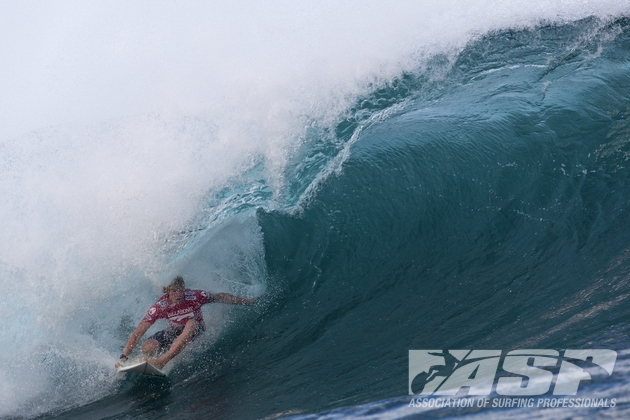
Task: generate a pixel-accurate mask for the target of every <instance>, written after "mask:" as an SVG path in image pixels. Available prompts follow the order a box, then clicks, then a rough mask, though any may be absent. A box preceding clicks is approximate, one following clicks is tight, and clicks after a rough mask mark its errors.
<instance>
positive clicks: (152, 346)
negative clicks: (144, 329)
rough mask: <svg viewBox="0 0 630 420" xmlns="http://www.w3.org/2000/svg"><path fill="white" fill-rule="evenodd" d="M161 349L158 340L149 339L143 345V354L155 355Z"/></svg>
mask: <svg viewBox="0 0 630 420" xmlns="http://www.w3.org/2000/svg"><path fill="white" fill-rule="evenodd" d="M159 348H160V343H158V342H157V340H153V339H149V340H147V341H145V342H144V343H142V353H144V354H149V355H152V354H155V353H156V352H157V351H158V350H159Z"/></svg>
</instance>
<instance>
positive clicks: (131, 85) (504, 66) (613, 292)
mask: <svg viewBox="0 0 630 420" xmlns="http://www.w3.org/2000/svg"><path fill="white" fill-rule="evenodd" d="M235 4H236V6H230V7H227V6H225V7H218V6H213V7H214V9H213V8H212V7H208V9H203V10H196V14H195V16H193V15H192V14H188V13H185V12H182V11H181V10H178V11H174V10H171V9H168V8H164V10H162V9H160V8H158V9H159V10H158V9H156V10H153V11H151V13H149V16H148V17H147V18H146V19H145V20H143V19H139V18H138V16H140V15H142V13H141V12H142V10H141V9H142V7H140V6H129V5H122V4H119V5H117V6H115V7H114V8H110V6H105V5H103V6H102V7H101V8H98V9H94V10H93V9H90V10H87V9H85V10H83V9H81V8H80V7H79V6H76V5H69V6H68V10H67V11H69V12H72V13H70V14H68V15H65V14H63V15H60V16H59V17H63V18H64V19H65V20H64V22H66V23H68V27H65V29H63V30H60V29H59V28H58V27H56V26H55V25H53V24H51V23H50V21H49V20H47V19H46V15H45V13H44V12H45V11H40V12H37V13H41V15H35V16H32V15H29V19H31V20H29V22H35V23H37V24H38V25H40V26H41V24H42V23H43V26H44V32H45V33H46V34H49V35H50V34H52V35H54V36H52V37H51V38H49V39H47V40H46V42H43V41H42V42H43V44H42V45H43V46H40V47H41V51H48V49H49V48H53V47H54V48H53V49H52V50H51V51H57V54H56V55H55V54H53V53H51V54H50V56H40V57H39V58H36V57H34V56H33V57H32V58H30V59H31V60H32V62H30V61H29V59H25V58H23V60H22V61H18V63H20V64H21V65H24V66H26V64H34V67H33V68H32V72H31V73H29V74H28V75H27V76H25V77H24V79H20V78H19V77H18V76H15V75H13V74H10V73H7V72H5V73H3V74H5V75H8V76H11V77H8V76H7V77H5V80H3V81H2V83H8V82H7V80H14V81H15V80H18V81H22V82H23V83H24V85H26V84H27V83H26V80H28V79H29V77H31V76H34V77H37V76H41V77H43V79H44V80H43V81H41V80H40V79H37V80H40V82H38V83H36V86H35V87H36V88H38V89H35V88H33V90H28V89H25V90H23V92H21V94H23V96H20V97H21V98H22V102H20V101H17V102H16V103H15V104H13V106H12V107H11V106H8V105H6V104H3V105H2V106H3V110H6V114H7V115H9V116H10V117H11V118H9V119H8V121H10V123H8V124H7V126H6V127H5V128H3V131H2V132H1V133H0V140H1V142H0V154H1V156H2V162H0V171H1V174H2V175H1V180H0V185H1V186H2V191H3V193H4V197H5V200H4V201H3V202H2V203H0V214H1V215H2V216H3V217H2V220H3V221H4V226H2V228H1V229H2V232H3V235H2V237H3V238H4V243H3V244H1V245H0V251H1V255H2V257H0V285H1V286H2V287H1V288H0V289H2V291H3V293H4V297H3V299H2V300H1V301H0V314H1V315H2V316H3V320H4V321H3V324H2V326H1V327H0V341H1V342H2V343H3V350H4V351H3V353H2V355H0V392H1V393H2V395H3V400H4V402H3V405H2V407H0V417H17V418H22V417H23V418H30V417H37V416H41V417H61V418H85V417H91V418H136V417H137V418H156V417H159V416H177V417H178V418H199V417H216V418H230V419H231V418H261V417H267V416H281V415H285V416H291V415H295V416H306V417H308V418H320V417H321V418H331V417H336V416H341V417H364V416H368V415H376V416H390V417H392V418H398V417H405V416H409V415H413V414H414V413H413V412H410V411H408V410H406V408H405V407H407V404H408V400H409V399H408V397H407V396H406V393H407V374H408V372H407V369H408V365H407V362H408V360H407V355H408V350H410V349H432V348H447V349H455V348H475V349H481V348H496V349H504V350H509V349H513V348H579V347H588V348H609V349H614V350H623V349H625V348H627V347H628V340H627V338H626V337H627V328H626V327H625V321H626V320H627V319H628V318H629V317H630V303H628V298H629V297H630V294H628V292H627V289H628V287H629V285H628V282H629V280H630V259H629V257H630V253H629V249H630V248H629V247H628V244H629V243H630V232H629V231H628V230H627V229H625V227H626V226H627V225H628V222H630V213H629V211H628V208H629V206H628V204H629V203H628V202H629V201H630V190H629V189H628V188H627V183H628V179H630V167H629V165H628V159H630V122H629V121H630V120H629V118H630V106H629V104H630V72H629V70H630V21H628V19H627V18H626V17H624V16H630V10H628V7H627V5H623V4H621V5H620V4H619V2H615V4H609V3H606V2H597V3H594V4H581V5H576V6H573V8H571V7H569V6H563V7H560V6H553V7H552V6H548V5H545V2H542V3H540V4H538V3H536V4H529V5H527V7H522V9H519V8H518V5H517V4H516V3H510V2H506V3H502V4H501V5H500V6H496V5H492V6H489V5H486V4H485V3H483V2H480V4H475V5H474V7H472V6H471V8H470V9H467V8H464V9H461V8H458V7H459V6H458V7H454V6H455V5H454V4H450V6H453V7H452V8H451V9H452V10H455V11H449V10H450V9H449V8H448V7H447V6H449V5H448V4H447V5H446V6H439V5H434V4H433V3H430V2H427V3H423V4H422V5H416V4H406V5H405V7H402V6H401V7H400V8H399V9H400V10H398V9H397V10H382V6H379V5H374V4H368V5H364V8H363V9H362V8H360V7H358V5H352V4H351V3H348V4H347V5H345V6H343V7H342V10H335V13H334V14H331V13H332V12H330V11H329V9H328V8H326V7H323V8H318V7H314V6H312V7H309V8H307V9H305V10H302V9H300V8H299V7H297V6H295V5H291V6H290V5H280V4H274V5H272V6H270V9H265V10H257V8H256V7H253V8H246V9H243V8H242V7H241V6H243V5H242V4H239V3H235ZM361 4H362V5H363V2H361ZM440 4H442V3H440ZM354 6H357V10H356V13H354V14H353V13H350V12H351V11H352V10H353V9H352V7H354ZM120 7H122V8H125V7H127V8H131V9H127V10H126V11H127V12H129V14H127V15H125V16H124V17H121V18H120V19H121V20H118V19H116V18H115V17H116V16H118V10H120V9H116V8H120ZM248 7H249V6H248ZM444 7H446V8H444ZM346 8H349V9H348V10H346ZM359 9H361V10H359ZM67 11H66V12H67ZM490 11H492V12H493V13H490ZM385 12H389V14H387V13H385ZM11 13H12V14H11ZM11 13H9V15H12V16H23V15H24V14H25V13H27V11H25V10H18V11H11ZM56 13H61V12H56ZM64 13H65V12H64ZM217 16H218V17H217ZM226 16H227V17H228V21H229V22H230V24H229V25H228V24H225V23H220V22H219V21H220V19H219V17H221V19H225V18H226ZM349 16H350V17H349ZM352 16H354V17H353V18H352ZM77 17H81V18H82V20H81V22H83V23H77V21H76V20H75V19H76V18H77ZM202 17H205V18H204V19H208V20H209V22H210V23H212V22H213V21H214V20H215V19H216V22H215V23H216V26H213V25H210V24H208V22H207V21H205V20H203V19H202ZM342 17H343V18H342ZM263 18H266V19H263ZM134 19H137V20H134ZM102 21H105V22H110V23H112V25H110V27H109V29H104V28H103V26H102V24H100V23H99V24H98V25H96V26H94V27H92V26H90V25H89V23H90V22H102ZM202 21H203V22H202ZM221 22H223V21H221ZM202 23H203V24H202ZM168 24H173V26H168ZM13 25H14V24H13ZM46 25H49V26H46ZM0 26H2V25H0ZM14 26H15V25H14ZM166 27H169V28H170V29H169V30H166V29H163V28H166ZM208 27H212V28H214V29H208ZM27 28H28V26H27ZM92 28H93V29H92ZM234 28H236V29H234ZM376 28H378V29H379V30H378V31H377V30H376ZM14 29H16V28H14ZM77 34H79V35H85V37H83V38H76V35H77ZM438 34H441V35H442V36H439V37H438ZM359 35H360V36H359ZM70 38H71V39H72V41H68V39H70ZM77 39H78V40H77ZM226 39H228V40H229V41H230V43H229V45H231V46H233V49H231V48H228V47H227V46H226V42H227V41H225V40H226ZM436 39H437V41H436ZM181 40H190V43H189V44H186V45H187V46H186V47H185V48H184V47H182V45H181V44H179V43H178V41H181ZM24 42H26V41H24ZM309 43H310V44H309ZM7 45H8V48H7V51H9V53H5V54H8V55H9V56H10V55H11V54H13V53H14V52H15V51H18V50H20V45H21V44H20V42H18V41H17V40H15V39H13V38H11V41H10V42H7ZM305 45H310V47H309V48H307V47H305ZM206 47H212V48H210V53H211V54H210V53H209V52H208V51H207V50H206V49H205V48H206ZM55 48H57V49H55ZM208 54H210V55H211V56H212V57H214V58H212V59H211V58H208V57H209V55H208ZM103 56H104V57H106V58H109V59H111V60H110V61H107V60H102V59H101V57H103ZM16 57H18V56H17V55H16ZM27 57H30V56H27ZM78 57H79V58H80V57H87V58H86V59H85V61H82V60H83V59H79V60H78V61H75V60H73V58H75V59H76V58H78ZM164 57H165V58H164ZM37 60H41V62H40V61H37ZM91 60H95V62H96V64H94V63H92V61H91ZM162 60H164V61H162ZM177 60H179V61H177ZM216 60H220V61H221V63H222V64H221V65H216V64H215V63H214V61H216ZM3 61H4V62H6V60H3ZM156 64H158V65H159V64H161V65H162V67H159V68H158V69H156V70H154V71H152V68H153V67H155V65H156ZM191 69H193V70H191ZM147 75H149V76H147ZM147 77H148V78H147ZM116 81H118V82H120V83H116ZM3 86H4V85H3ZM11 86H14V85H11ZM7 89H9V88H8V87H7ZM11 89H14V90H6V91H10V92H12V93H13V95H14V96H15V97H18V93H16V92H17V91H18V88H16V87H13V88H11ZM41 89H43V90H44V91H45V93H41ZM46 89H48V90H46ZM36 91H37V92H36ZM130 91H131V93H129V92H130ZM60 93H64V94H65V95H66V96H64V97H68V96H67V95H69V97H71V98H74V101H75V102H71V101H61V102H59V101H60V99H58V95H59V94H60ZM38 98H41V99H42V101H36V99H38ZM36 102H37V104H39V105H36V106H33V108H32V114H31V116H32V120H29V119H28V118H26V117H25V116H24V115H23V114H24V112H25V108H24V107H25V106H26V105H28V104H35V103H36ZM174 274H182V275H184V277H185V278H186V279H187V280H188V282H189V285H190V286H192V287H195V288H204V289H207V290H209V291H211V292H230V293H234V294H239V295H243V296H261V300H260V302H259V303H258V304H257V305H256V306H254V307H252V308H245V309H244V308H236V307H223V306H221V305H209V306H208V307H206V308H205V312H204V313H205V316H206V319H207V321H208V324H209V328H208V332H207V333H206V334H205V335H204V337H203V338H202V339H200V340H198V341H196V342H195V343H194V344H192V345H191V347H190V348H189V350H188V351H187V352H186V353H185V354H183V355H182V356H181V357H180V358H179V359H178V360H177V361H176V363H174V366H173V367H172V371H171V374H170V377H169V380H168V381H162V380H153V379H146V378H126V379H125V378H121V377H120V376H119V375H117V374H116V373H115V372H113V369H112V366H113V364H114V363H115V361H116V357H117V356H118V354H119V353H120V348H121V347H122V346H123V345H124V343H125V341H126V338H127V337H128V335H129V333H130V332H131V331H132V330H133V328H134V327H135V325H136V323H137V322H138V320H139V319H140V318H141V317H142V315H143V313H144V311H145V310H146V308H148V307H149V306H150V305H151V304H152V303H153V301H154V300H155V299H156V298H157V296H159V286H160V285H161V284H163V283H165V282H167V281H168V280H169V279H170V278H171V277H172V276H173V275H174ZM624 354H625V353H624ZM618 365H619V366H620V367H619V371H625V370H627V369H625V370H624V368H623V367H626V368H627V367H628V366H627V365H628V363H627V357H626V356H624V357H622V360H621V361H620V362H618ZM613 379H614V380H613V382H612V385H611V383H610V382H608V383H606V384H604V383H599V382H597V381H594V383H593V384H591V385H590V387H589V388H588V390H589V391H588V392H590V393H597V392H599V391H601V390H602V389H604V388H605V389H606V391H607V392H609V393H610V395H607V396H609V397H614V396H619V398H621V396H623V395H625V393H624V391H625V390H626V389H627V380H625V379H623V378H618V377H617V376H615V377H614V378H613ZM585 392H586V391H585ZM331 410H332V411H331ZM615 410H616V411H614V412H613V411H609V412H608V414H611V413H612V415H613V416H615V415H616V416H619V417H624V414H627V413H625V409H624V408H623V407H622V406H621V405H620V406H619V407H618V408H617V409H615ZM308 413H320V414H310V415H309V414H308ZM570 413H571V412H570V411H569V409H565V410H564V411H562V412H561V414H562V415H569V414H570ZM584 413H585V412H584V411H579V410H578V412H576V415H577V414H581V415H583V414H584ZM481 414H484V413H481ZM485 414H489V413H485ZM492 414H495V415H496V414H499V412H493V413H492ZM510 414H511V415H512V414H513V415H515V416H518V415H521V414H522V415H523V416H524V417H526V416H528V415H531V414H532V412H531V411H527V412H522V413H521V412H520V411H518V410H512V411H510ZM539 414H540V415H541V416H542V417H545V416H549V417H551V418H553V417H554V416H557V415H558V412H553V411H549V410H548V411H545V412H542V411H541V412H540V413H539ZM595 414H597V413H595ZM459 415H462V416H466V415H469V416H473V415H474V414H470V413H466V412H461V413H458V412H454V414H453V416H459ZM478 415H479V413H478Z"/></svg>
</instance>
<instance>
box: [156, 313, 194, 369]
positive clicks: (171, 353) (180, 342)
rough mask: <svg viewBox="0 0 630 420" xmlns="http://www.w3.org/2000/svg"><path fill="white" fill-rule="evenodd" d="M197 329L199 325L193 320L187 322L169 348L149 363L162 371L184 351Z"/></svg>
mask: <svg viewBox="0 0 630 420" xmlns="http://www.w3.org/2000/svg"><path fill="white" fill-rule="evenodd" d="M198 328H199V324H197V321H195V320H194V319H191V320H189V321H188V322H187V323H186V326H185V327H184V330H183V331H182V333H181V334H180V335H179V336H178V337H177V338H176V339H175V341H173V344H172V345H171V348H170V349H168V351H167V352H166V353H164V354H163V355H162V356H160V357H158V358H156V359H151V360H149V363H151V364H152V365H154V366H155V367H157V368H159V369H162V368H163V367H164V365H166V364H167V363H168V362H169V361H170V360H171V359H172V358H173V357H175V356H177V355H178V354H179V353H181V351H182V350H184V348H186V346H187V345H188V343H190V342H191V341H192V339H193V336H194V335H195V333H196V332H197V329H198Z"/></svg>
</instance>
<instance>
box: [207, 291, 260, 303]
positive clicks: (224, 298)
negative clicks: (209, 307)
mask: <svg viewBox="0 0 630 420" xmlns="http://www.w3.org/2000/svg"><path fill="white" fill-rule="evenodd" d="M257 300H258V298H257V297H255V298H251V299H246V298H242V297H238V296H234V295H231V294H229V293H217V294H216V295H214V301H215V302H217V303H230V304H232V305H251V304H252V303H254V302H256V301H257Z"/></svg>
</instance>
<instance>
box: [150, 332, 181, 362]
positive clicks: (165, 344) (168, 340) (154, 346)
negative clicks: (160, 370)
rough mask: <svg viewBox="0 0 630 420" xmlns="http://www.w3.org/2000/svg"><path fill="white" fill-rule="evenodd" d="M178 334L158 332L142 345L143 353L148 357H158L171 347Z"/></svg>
mask: <svg viewBox="0 0 630 420" xmlns="http://www.w3.org/2000/svg"><path fill="white" fill-rule="evenodd" d="M176 338H177V333H176V332H174V331H171V330H163V331H158V332H156V333H155V334H153V335H152V336H151V337H149V338H147V341H145V342H144V343H143V344H142V353H143V354H144V355H145V356H148V357H157V356H159V355H160V354H162V353H165V352H166V350H168V348H169V347H170V346H171V344H172V343H173V341H175V339H176Z"/></svg>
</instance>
